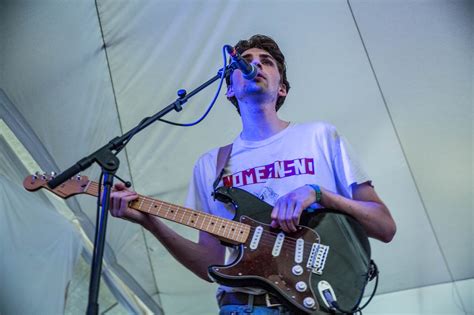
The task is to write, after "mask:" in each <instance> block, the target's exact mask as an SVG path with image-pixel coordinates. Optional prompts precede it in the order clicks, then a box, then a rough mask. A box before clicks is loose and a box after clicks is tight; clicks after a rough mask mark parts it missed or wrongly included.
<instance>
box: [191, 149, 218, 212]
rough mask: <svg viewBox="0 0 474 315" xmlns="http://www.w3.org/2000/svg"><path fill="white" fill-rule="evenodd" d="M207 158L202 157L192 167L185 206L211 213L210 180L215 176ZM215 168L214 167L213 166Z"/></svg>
mask: <svg viewBox="0 0 474 315" xmlns="http://www.w3.org/2000/svg"><path fill="white" fill-rule="evenodd" d="M211 164H212V163H210V158H209V157H208V156H202V157H201V158H199V159H198V161H197V162H196V164H195V165H194V170H193V176H192V178H191V181H190V183H189V187H188V195H187V198H186V202H185V206H186V207H188V208H191V209H195V210H199V211H204V212H207V213H213V210H212V205H211V199H212V197H211V193H212V181H213V180H212V178H213V176H214V174H215V170H213V165H211ZM214 167H215V165H214Z"/></svg>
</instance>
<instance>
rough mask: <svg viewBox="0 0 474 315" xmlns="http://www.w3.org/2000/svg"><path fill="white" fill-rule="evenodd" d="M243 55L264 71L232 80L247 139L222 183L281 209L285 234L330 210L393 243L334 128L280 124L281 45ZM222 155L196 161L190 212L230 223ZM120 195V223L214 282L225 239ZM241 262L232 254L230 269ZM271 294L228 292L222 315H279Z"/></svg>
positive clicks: (277, 220) (276, 222)
mask: <svg viewBox="0 0 474 315" xmlns="http://www.w3.org/2000/svg"><path fill="white" fill-rule="evenodd" d="M235 48H236V50H237V51H238V52H239V53H240V54H241V56H242V57H243V58H245V59H246V60H247V61H248V62H249V63H252V64H254V65H255V66H256V67H257V69H258V75H257V77H256V78H255V79H253V80H246V79H244V78H243V77H242V73H241V72H240V71H239V70H236V71H234V72H233V73H232V74H231V75H230V77H229V78H228V80H227V84H228V87H227V97H228V99H229V100H230V101H231V102H232V103H233V104H234V105H235V106H236V108H237V110H238V112H239V113H240V116H241V120H242V132H241V133H240V135H239V136H238V137H237V138H236V139H235V141H234V142H233V147H232V153H231V155H230V158H229V160H228V162H227V164H226V166H225V169H224V173H223V177H222V180H221V184H224V185H226V186H234V187H239V188H242V189H244V190H247V191H249V192H251V193H252V194H254V195H256V196H258V197H259V198H260V199H262V200H264V201H266V202H267V203H269V204H271V205H273V206H274V208H273V210H272V212H271V213H269V214H268V215H269V216H271V219H272V223H271V225H272V227H274V228H280V229H281V230H283V231H284V232H288V233H291V232H294V231H296V228H297V225H298V223H299V219H300V216H301V214H302V212H303V211H305V209H307V208H308V207H311V208H318V207H324V208H330V209H338V210H340V211H342V212H344V213H346V214H348V215H351V216H352V217H354V218H356V219H357V220H358V221H359V223H360V224H361V225H362V226H363V228H364V229H365V231H366V232H367V235H368V236H370V237H373V238H376V239H378V240H381V241H383V242H389V241H390V240H391V239H392V238H393V236H394V234H395V231H396V227H395V222H394V221H393V219H392V217H391V215H390V212H389V210H388V209H387V207H386V206H385V205H384V203H383V202H382V201H381V200H380V198H379V197H378V196H377V194H376V193H375V190H374V188H373V187H372V185H371V181H370V180H369V178H368V177H367V176H366V175H365V173H364V172H363V171H362V170H361V169H360V167H359V165H358V164H357V163H356V161H355V160H354V159H353V157H351V156H350V153H349V148H348V146H347V144H346V143H345V142H344V140H343V139H342V138H341V137H340V136H339V134H338V133H337V131H336V130H335V128H334V127H333V126H331V125H329V124H327V123H310V124H295V123H290V122H287V121H284V120H281V119H280V118H279V117H278V115H277V110H278V109H279V108H280V107H281V105H282V104H283V102H284V100H285V97H286V95H287V93H288V90H289V88H290V85H289V82H288V80H287V78H286V66H285V59H284V56H283V54H282V53H281V51H280V49H279V47H278V45H277V44H276V43H275V42H274V41H273V40H272V39H271V38H269V37H266V36H263V35H255V36H252V37H251V38H250V39H249V40H244V41H240V42H239V43H237V45H236V47H235ZM217 152H218V149H214V150H211V151H210V152H208V153H206V154H204V155H203V156H201V158H200V159H199V160H198V161H197V162H196V165H195V168H194V175H193V180H192V182H191V184H190V189H189V194H188V199H187V206H189V207H190V208H193V209H198V210H202V211H205V212H208V213H211V214H213V215H218V216H221V217H225V218H229V219H230V218H232V217H233V210H232V209H230V208H229V206H227V205H224V204H223V203H220V202H218V201H214V199H213V198H212V196H211V193H212V191H213V181H214V180H215V178H216V177H217V176H216V161H217ZM116 189H117V191H116V192H113V193H112V197H111V201H112V204H111V213H112V215H113V216H116V217H121V218H124V219H128V220H131V221H134V222H137V223H139V224H141V225H143V226H144V227H145V228H146V229H148V230H149V231H150V232H152V233H153V234H154V235H155V236H156V238H157V239H158V240H160V241H161V242H162V243H163V245H164V246H165V247H166V248H167V249H168V250H169V251H170V253H171V254H172V255H173V256H174V257H175V258H176V259H177V260H178V261H180V262H181V263H182V264H183V265H185V266H186V267H187V268H188V269H190V270H191V271H192V272H194V273H195V274H196V275H198V276H199V277H201V278H202V279H204V280H206V281H210V279H209V278H208V274H207V268H208V266H210V265H214V264H224V260H225V252H226V247H224V246H223V245H221V243H220V241H219V240H217V239H216V238H215V237H213V236H211V235H209V234H207V233H205V232H200V235H199V241H198V242H197V243H195V242H192V241H190V240H188V239H185V238H183V237H181V236H180V235H178V234H177V233H176V232H174V231H172V230H171V229H170V228H168V227H167V226H166V225H165V224H164V223H163V222H161V221H160V220H159V219H158V218H156V217H153V216H148V215H146V214H143V213H140V212H137V211H134V210H132V209H130V208H128V206H127V205H128V202H130V201H131V200H134V199H136V198H137V195H136V193H135V192H132V191H128V190H126V189H125V188H124V186H123V185H121V184H117V185H116ZM316 211H317V210H316ZM235 255H236V252H235V250H234V251H232V250H231V252H230V257H229V258H228V262H232V260H233V259H234V258H235ZM264 294H265V291H264V290H262V289H260V288H229V287H224V286H221V287H220V288H219V290H218V301H219V305H220V306H221V313H220V314H239V313H238V312H242V314H249V309H248V308H249V307H250V309H253V310H254V311H255V314H257V312H263V313H258V314H279V310H278V309H277V308H271V307H266V306H265V299H264V298H262V297H263V296H264ZM249 305H250V306H249ZM280 309H281V308H280ZM232 312H234V313H232ZM265 312H266V313H265ZM281 314H286V313H284V312H283V311H282V312H281Z"/></svg>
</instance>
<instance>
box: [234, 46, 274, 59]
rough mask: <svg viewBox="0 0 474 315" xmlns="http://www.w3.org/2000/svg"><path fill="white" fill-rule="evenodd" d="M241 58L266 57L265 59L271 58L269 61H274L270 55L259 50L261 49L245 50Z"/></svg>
mask: <svg viewBox="0 0 474 315" xmlns="http://www.w3.org/2000/svg"><path fill="white" fill-rule="evenodd" d="M241 56H242V57H246V56H247V57H256V56H258V57H260V58H262V57H267V58H271V59H275V58H273V56H272V55H270V53H269V52H268V51H266V50H264V49H261V48H255V47H254V48H250V49H247V50H244V51H243V52H242V54H241Z"/></svg>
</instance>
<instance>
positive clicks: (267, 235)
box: [88, 181, 314, 250]
mask: <svg viewBox="0 0 474 315" xmlns="http://www.w3.org/2000/svg"><path fill="white" fill-rule="evenodd" d="M88 188H91V189H94V192H95V190H96V189H98V183H96V182H93V181H91V183H90V185H89V187H88ZM138 196H139V198H137V199H136V200H134V203H139V208H141V209H136V210H138V211H142V212H146V213H149V214H151V215H156V216H159V215H158V213H151V212H149V211H146V210H143V209H144V208H146V207H145V206H148V208H149V209H151V208H152V206H153V205H155V207H154V208H156V207H157V206H156V204H157V203H158V204H159V208H160V210H159V211H161V210H165V209H162V208H163V205H165V206H167V207H168V209H166V210H167V211H168V212H169V211H170V210H174V211H181V212H183V214H182V215H181V219H183V218H185V215H186V214H187V215H188V216H193V215H197V216H201V217H204V220H206V219H210V220H211V221H210V222H209V223H211V222H212V220H213V218H214V221H216V222H215V223H216V225H220V224H224V225H229V227H230V228H234V229H235V228H237V229H239V225H244V226H247V227H249V228H250V231H249V232H253V233H249V238H250V237H251V236H250V235H251V234H254V232H255V229H256V228H255V227H253V226H251V225H248V224H245V223H241V222H238V221H233V220H229V219H225V218H220V217H215V216H212V215H209V214H207V213H204V212H202V211H197V210H193V209H189V208H185V207H181V206H178V205H174V204H171V203H168V202H165V201H160V200H155V199H152V198H149V197H146V196H142V195H138ZM177 215H178V214H177V213H175V215H174V217H176V216H177ZM163 217H164V218H165V219H168V220H171V219H170V218H167V217H166V216H164V215H163ZM171 221H175V220H171ZM189 221H192V220H191V219H190V218H189V219H188V222H189ZM195 221H196V222H197V221H198V219H196V220H195ZM175 222H178V223H182V224H184V223H183V222H182V221H179V220H177V221H175ZM209 223H208V225H209ZM212 224H214V222H212ZM186 225H187V226H190V227H193V226H191V225H190V224H186ZM201 225H202V224H201ZM194 227H197V224H195V225H194ZM214 229H215V228H214ZM226 229H227V227H225V228H224V232H225V230H226ZM241 230H242V229H241ZM213 232H214V234H218V233H217V232H216V231H213ZM232 232H233V233H234V234H235V231H234V230H233V231H232ZM232 232H227V233H225V234H227V235H230V234H231V233H232ZM211 233H212V232H211ZM218 235H219V234H218ZM278 235H279V233H276V232H271V231H268V230H264V231H263V232H262V237H261V238H260V242H262V241H263V242H264V243H266V244H274V243H275V240H276V238H277V236H278ZM219 236H220V235H219ZM222 236H224V237H226V236H225V235H222ZM238 237H239V236H237V237H236V236H235V235H234V236H233V238H234V239H235V238H238ZM227 238H230V237H227ZM237 240H238V239H237ZM297 240H298V239H296V238H293V237H289V236H288V235H285V241H289V242H284V245H286V246H287V247H288V245H291V246H290V248H291V249H294V248H296V247H297V245H296V242H297ZM263 242H262V243H263ZM313 244H314V243H313ZM313 244H312V243H308V242H307V241H304V249H305V250H311V249H312V247H313ZM284 245H283V246H284Z"/></svg>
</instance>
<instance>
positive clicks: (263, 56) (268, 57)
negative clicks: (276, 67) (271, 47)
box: [242, 53, 276, 62]
mask: <svg viewBox="0 0 474 315" xmlns="http://www.w3.org/2000/svg"><path fill="white" fill-rule="evenodd" d="M251 56H252V54H250V53H247V54H243V55H242V58H244V59H245V58H247V57H251ZM258 56H259V57H260V58H267V59H271V60H273V61H275V62H276V60H275V58H273V56H272V55H270V54H266V53H262V54H259V55H258Z"/></svg>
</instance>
